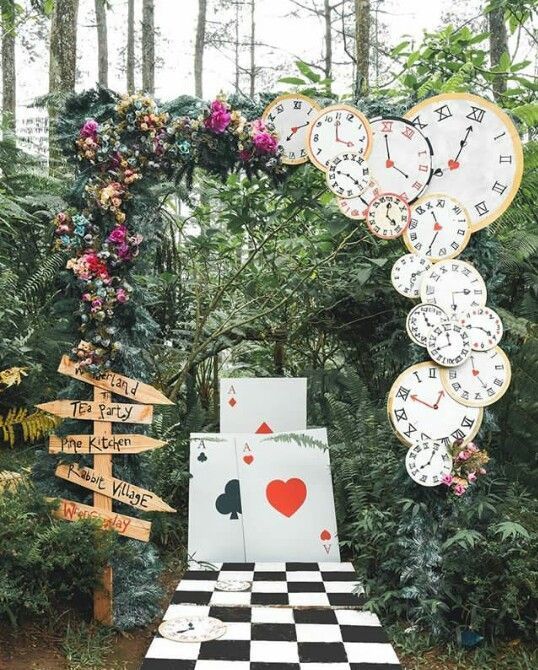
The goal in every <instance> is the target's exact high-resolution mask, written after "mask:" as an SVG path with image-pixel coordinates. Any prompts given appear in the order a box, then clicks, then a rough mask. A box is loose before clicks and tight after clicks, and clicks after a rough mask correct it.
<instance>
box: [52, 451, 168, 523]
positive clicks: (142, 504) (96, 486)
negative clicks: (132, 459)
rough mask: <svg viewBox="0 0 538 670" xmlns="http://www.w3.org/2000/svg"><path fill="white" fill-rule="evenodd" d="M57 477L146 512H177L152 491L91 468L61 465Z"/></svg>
mask: <svg viewBox="0 0 538 670" xmlns="http://www.w3.org/2000/svg"><path fill="white" fill-rule="evenodd" d="M56 476H57V477H61V478H62V479H66V480H67V481H68V482H73V483H74V484H78V485H79V486H84V487H85V488H87V489H91V490H92V491H96V492H97V493H100V494H101V495H105V496H108V497H109V498H114V500H119V501H120V502H123V503H126V504H127V505H131V506H132V507H136V508H137V509H140V510H143V511H145V512H175V511H176V510H175V509H174V508H173V507H170V505H168V504H167V503H165V502H164V500H162V499H161V498H159V496H157V495H155V493H152V492H151V491H147V490H146V489H143V488H140V487H139V486H135V485H134V484H130V483H129V482H124V481H122V480H121V479H116V478H115V477H107V476H105V475H101V474H99V473H98V472H96V471H95V470H92V469H91V468H79V467H78V465H75V464H74V463H70V464H66V463H64V464H61V465H59V466H58V467H57V468H56Z"/></svg>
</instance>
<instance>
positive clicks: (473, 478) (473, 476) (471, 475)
mask: <svg viewBox="0 0 538 670" xmlns="http://www.w3.org/2000/svg"><path fill="white" fill-rule="evenodd" d="M467 479H468V480H469V481H470V482H475V481H476V472H469V474H468V475H467Z"/></svg>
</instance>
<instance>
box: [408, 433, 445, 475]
mask: <svg viewBox="0 0 538 670" xmlns="http://www.w3.org/2000/svg"><path fill="white" fill-rule="evenodd" d="M405 467H406V468H407V473H408V474H409V476H410V477H411V479H412V480H413V481H415V482H416V483H417V484H420V485H421V486H439V484H441V483H442V480H443V475H449V474H450V473H451V472H452V457H451V456H450V454H449V453H448V449H447V447H446V445H445V444H443V443H442V442H421V443H419V444H415V446H414V447H409V449H408V450H407V454H406V455H405Z"/></svg>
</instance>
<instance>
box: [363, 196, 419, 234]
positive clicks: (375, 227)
mask: <svg viewBox="0 0 538 670" xmlns="http://www.w3.org/2000/svg"><path fill="white" fill-rule="evenodd" d="M410 218H411V210H410V209H409V205H408V204H407V202H406V201H405V200H403V198H400V196H399V195H396V194H395V193H381V194H380V195H378V196H377V198H374V199H373V200H372V202H371V203H370V204H369V205H368V210H367V212H366V225H367V226H368V228H369V229H370V231H371V232H372V233H373V234H374V235H375V236H376V237H380V238H381V239H382V240H392V239H394V238H395V237H399V236H400V235H401V234H402V233H403V231H404V230H405V229H406V228H407V226H408V225H409V219H410Z"/></svg>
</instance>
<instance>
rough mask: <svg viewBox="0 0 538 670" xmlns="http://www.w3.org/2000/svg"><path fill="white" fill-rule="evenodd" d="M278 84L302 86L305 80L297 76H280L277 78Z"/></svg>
mask: <svg viewBox="0 0 538 670" xmlns="http://www.w3.org/2000/svg"><path fill="white" fill-rule="evenodd" d="M278 83H279V84H292V85H293V86H304V85H305V84H306V81H305V80H304V79H299V77H282V78H281V79H279V80H278Z"/></svg>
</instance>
